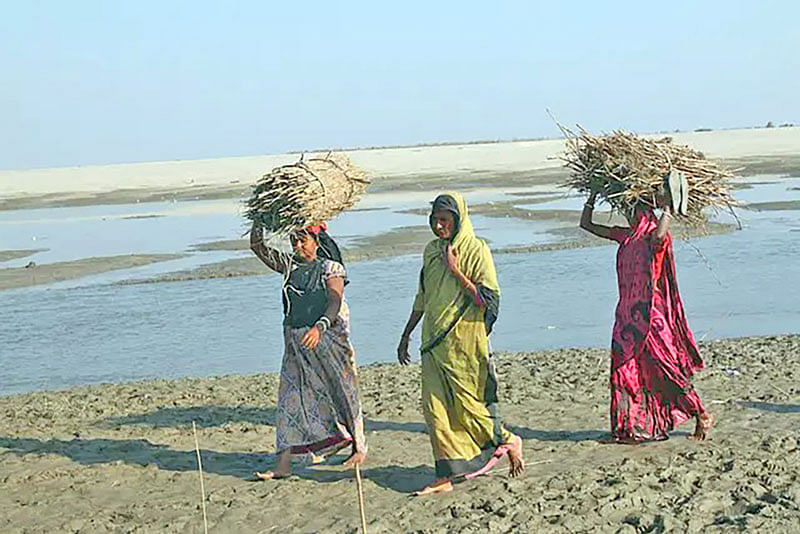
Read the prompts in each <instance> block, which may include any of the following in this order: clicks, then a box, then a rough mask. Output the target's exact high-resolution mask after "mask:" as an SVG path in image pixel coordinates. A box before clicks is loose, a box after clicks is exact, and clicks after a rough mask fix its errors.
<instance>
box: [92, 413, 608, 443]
mask: <svg viewBox="0 0 800 534" xmlns="http://www.w3.org/2000/svg"><path fill="white" fill-rule="evenodd" d="M275 414H276V409H275V407H264V408H260V407H252V406H243V407H231V406H191V407H186V408H162V409H160V410H156V411H154V412H149V413H145V414H139V415H130V416H125V417H112V418H109V419H106V420H104V421H102V422H101V423H98V425H99V426H102V427H104V428H109V427H111V428H113V427H115V426H127V425H146V426H152V427H156V428H165V427H180V426H191V424H192V422H194V423H195V424H196V425H197V426H199V427H204V428H210V427H217V426H223V425H225V424H228V423H250V424H254V425H269V426H275ZM507 426H508V429H509V430H511V431H512V432H514V433H515V434H517V435H519V436H520V437H521V438H522V439H535V440H538V441H600V440H603V439H606V438H608V432H606V431H603V430H534V429H530V428H526V427H522V426H513V425H507ZM364 427H365V430H367V431H384V430H389V431H398V432H418V433H422V434H425V433H427V429H426V427H425V423H421V422H407V421H376V420H374V419H369V418H367V420H366V421H365V423H364Z"/></svg>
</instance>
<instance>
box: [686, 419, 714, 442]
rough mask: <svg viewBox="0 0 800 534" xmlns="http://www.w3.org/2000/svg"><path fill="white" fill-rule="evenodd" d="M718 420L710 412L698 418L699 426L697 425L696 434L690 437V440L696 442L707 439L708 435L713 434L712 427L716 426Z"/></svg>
mask: <svg viewBox="0 0 800 534" xmlns="http://www.w3.org/2000/svg"><path fill="white" fill-rule="evenodd" d="M716 420H717V418H716V417H714V416H713V415H711V414H710V413H708V412H705V413H704V414H703V415H700V416H698V417H697V424H695V427H694V434H692V435H691V436H689V439H693V440H695V441H702V440H704V439H707V438H708V435H709V434H710V433H711V427H712V426H714V423H715V422H716Z"/></svg>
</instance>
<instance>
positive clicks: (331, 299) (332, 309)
mask: <svg viewBox="0 0 800 534" xmlns="http://www.w3.org/2000/svg"><path fill="white" fill-rule="evenodd" d="M325 286H326V287H327V288H328V306H327V307H326V308H325V314H324V317H327V318H328V320H329V321H330V323H331V324H333V321H334V319H336V317H337V316H338V315H339V310H340V309H341V307H342V300H343V299H344V278H342V277H340V276H337V277H334V278H329V279H328V280H327V281H326V282H325ZM320 339H322V331H321V330H320V329H319V327H318V326H316V325H314V326H312V327H311V328H310V329H309V330H308V332H306V334H305V335H304V336H303V339H302V340H301V343H302V344H303V345H304V346H305V347H306V348H309V349H312V350H313V349H316V348H317V346H318V345H319V340H320Z"/></svg>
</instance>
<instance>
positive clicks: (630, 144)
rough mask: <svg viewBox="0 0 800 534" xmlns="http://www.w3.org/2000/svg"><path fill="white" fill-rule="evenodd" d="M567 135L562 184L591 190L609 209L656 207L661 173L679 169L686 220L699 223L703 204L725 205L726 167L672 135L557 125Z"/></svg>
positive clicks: (728, 202) (728, 205)
mask: <svg viewBox="0 0 800 534" xmlns="http://www.w3.org/2000/svg"><path fill="white" fill-rule="evenodd" d="M561 129H562V131H563V132H564V134H565V137H566V141H567V149H566V152H565V153H564V154H563V155H562V156H561V159H562V160H563V161H564V166H565V167H567V168H568V169H569V170H570V171H571V172H570V178H569V180H568V181H567V182H566V183H565V184H563V185H564V187H569V188H572V189H576V190H578V191H580V192H585V193H588V192H592V191H597V192H598V196H599V197H600V198H601V199H603V200H605V201H606V202H608V203H609V204H610V205H611V207H612V209H613V210H615V211H618V212H620V213H622V214H627V213H631V212H632V211H633V210H634V209H635V208H636V207H637V206H639V207H643V208H650V209H652V208H656V207H660V205H661V203H660V202H659V199H661V198H662V195H663V194H664V178H665V177H666V176H667V175H669V173H670V172H671V171H673V170H677V171H681V172H683V173H684V174H685V175H686V178H687V180H688V182H689V202H688V213H687V215H685V216H680V215H679V216H680V217H683V218H684V219H685V220H686V222H689V223H691V224H695V225H702V224H703V223H705V221H706V217H705V215H704V214H703V210H705V209H706V208H711V209H712V210H723V209H725V210H731V209H732V208H733V206H735V205H736V201H735V199H734V198H733V195H732V194H731V180H733V179H734V178H735V175H734V174H733V172H732V171H730V170H728V169H725V168H723V167H721V166H719V165H718V164H717V163H714V162H713V161H710V160H708V159H706V158H705V156H704V155H703V153H702V152H698V151H697V150H693V149H692V148H689V147H688V146H686V145H676V144H673V143H672V138H670V137H664V138H662V139H645V138H643V137H639V136H637V135H634V134H630V133H627V132H623V131H619V130H618V131H615V132H613V133H612V134H611V135H605V136H598V137H595V136H593V135H590V134H589V133H588V132H587V131H586V130H584V129H583V128H579V133H575V132H573V131H571V130H568V129H567V128H564V127H563V126H562V127H561Z"/></svg>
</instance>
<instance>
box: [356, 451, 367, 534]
mask: <svg viewBox="0 0 800 534" xmlns="http://www.w3.org/2000/svg"><path fill="white" fill-rule="evenodd" d="M355 467H356V486H357V488H358V511H359V512H360V513H361V534H367V516H366V514H365V513H364V488H362V487H361V468H360V467H359V465H358V464H355Z"/></svg>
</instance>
